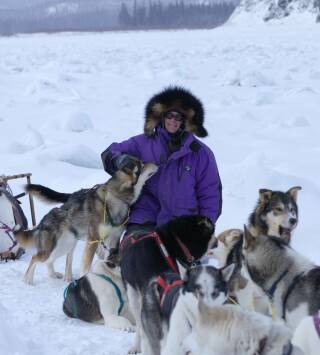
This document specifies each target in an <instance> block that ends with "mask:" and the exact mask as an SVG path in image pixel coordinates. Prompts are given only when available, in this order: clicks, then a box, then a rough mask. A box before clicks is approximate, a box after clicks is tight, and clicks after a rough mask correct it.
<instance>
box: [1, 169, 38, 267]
mask: <svg viewBox="0 0 320 355" xmlns="http://www.w3.org/2000/svg"><path fill="white" fill-rule="evenodd" d="M30 177H31V173H27V174H18V175H11V176H5V175H2V176H0V261H8V260H9V259H13V260H14V259H17V258H19V257H20V256H21V255H22V254H23V253H24V250H23V249H22V248H21V247H19V245H18V243H17V241H16V240H15V238H14V234H13V231H12V229H13V228H14V226H15V225H16V224H19V225H21V226H22V227H23V229H27V228H28V221H27V218H26V216H25V214H24V213H23V210H22V208H21V207H20V201H19V199H20V198H21V197H23V196H25V195H26V193H25V192H23V193H21V194H19V195H16V196H14V195H13V193H12V190H11V189H10V186H9V184H8V181H9V180H14V179H19V178H27V183H28V184H30V183H31V178H30ZM29 203H30V210H31V219H32V225H33V226H35V225H36V219H35V213H34V204H33V199H32V196H31V195H30V194H29Z"/></svg>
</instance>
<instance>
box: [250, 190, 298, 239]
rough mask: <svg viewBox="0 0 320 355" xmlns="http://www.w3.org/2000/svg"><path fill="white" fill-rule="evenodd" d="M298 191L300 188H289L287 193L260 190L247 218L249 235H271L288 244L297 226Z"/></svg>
mask: <svg viewBox="0 0 320 355" xmlns="http://www.w3.org/2000/svg"><path fill="white" fill-rule="evenodd" d="M299 190H301V187H300V186H294V187H291V188H290V189H289V190H288V191H287V192H282V191H273V190H268V189H260V190H259V199H258V202H257V204H256V206H255V208H254V210H253V212H252V213H251V214H250V217H249V226H248V228H249V230H250V232H251V234H252V235H254V236H258V235H260V234H265V235H272V236H275V237H280V238H282V239H283V240H284V241H285V242H287V243H290V241H291V234H292V231H293V230H294V229H295V228H296V226H297V224H298V205H297V195H298V191H299Z"/></svg>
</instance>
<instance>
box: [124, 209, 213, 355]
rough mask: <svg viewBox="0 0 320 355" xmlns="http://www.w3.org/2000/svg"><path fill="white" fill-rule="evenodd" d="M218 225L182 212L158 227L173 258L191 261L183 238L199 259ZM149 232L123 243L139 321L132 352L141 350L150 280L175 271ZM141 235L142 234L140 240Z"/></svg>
mask: <svg viewBox="0 0 320 355" xmlns="http://www.w3.org/2000/svg"><path fill="white" fill-rule="evenodd" d="M213 232H214V226H213V224H212V223H211V222H210V220H209V219H208V218H206V217H202V216H182V217H178V218H176V219H174V220H172V221H170V222H168V223H167V224H165V225H162V226H160V227H158V228H156V233H157V234H158V235H159V237H160V239H161V241H162V243H163V245H164V246H165V248H166V250H167V252H168V254H169V255H170V256H171V258H172V259H173V260H178V261H180V262H181V263H182V264H184V265H185V264H190V261H189V260H187V257H186V255H185V253H184V252H183V250H182V248H181V245H180V244H179V241H178V239H177V238H179V240H180V242H182V243H183V244H184V245H185V246H186V248H187V249H188V250H189V251H190V253H191V254H192V256H193V257H194V258H195V259H199V258H200V257H201V256H202V255H203V254H204V253H205V252H206V250H207V246H208V243H209V241H210V239H211V237H212V235H213ZM145 234H146V233H145V232H144V233H142V234H141V235H139V233H137V236H138V241H137V242H136V243H135V244H134V245H132V244H131V243H130V241H129V242H127V241H126V237H125V238H124V240H123V241H122V244H121V262H120V266H121V274H122V277H123V280H124V282H125V284H126V285H127V290H128V299H129V305H130V309H131V311H132V313H133V314H134V316H135V319H136V324H137V333H136V341H135V344H134V346H133V348H132V349H131V350H130V353H136V352H138V351H140V330H141V318H140V317H141V295H142V291H143V289H144V288H145V287H146V286H147V285H148V283H149V281H150V280H151V279H152V278H153V277H155V276H157V275H159V274H161V273H163V272H170V271H172V270H171V268H170V266H169V265H168V263H167V260H166V258H165V257H164V255H163V253H162V252H161V249H160V246H159V245H158V244H157V243H156V242H155V240H154V238H144V237H145ZM139 238H142V240H141V241H139Z"/></svg>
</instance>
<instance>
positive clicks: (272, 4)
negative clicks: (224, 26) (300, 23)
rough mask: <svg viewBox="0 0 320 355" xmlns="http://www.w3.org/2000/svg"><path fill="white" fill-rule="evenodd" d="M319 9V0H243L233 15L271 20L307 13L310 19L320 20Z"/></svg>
mask: <svg viewBox="0 0 320 355" xmlns="http://www.w3.org/2000/svg"><path fill="white" fill-rule="evenodd" d="M319 11H320V1H319V0H241V2H240V4H239V6H238V8H237V9H236V11H235V13H234V16H233V17H234V18H235V17H238V16H240V17H243V16H242V15H248V14H252V15H254V16H255V17H257V18H260V19H263V20H264V21H269V20H275V19H282V18H285V17H288V16H292V15H302V14H304V15H306V14H307V15H310V16H309V17H310V19H312V20H313V21H315V22H319V21H320V15H319Z"/></svg>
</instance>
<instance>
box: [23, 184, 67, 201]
mask: <svg viewBox="0 0 320 355" xmlns="http://www.w3.org/2000/svg"><path fill="white" fill-rule="evenodd" d="M25 190H26V191H27V192H29V193H32V194H33V195H35V196H37V197H38V198H40V199H41V200H44V201H45V202H58V203H64V202H67V201H68V199H69V197H70V196H71V194H65V193H61V192H57V191H54V190H51V189H49V188H48V187H45V186H43V185H37V184H29V185H26V186H25Z"/></svg>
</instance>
